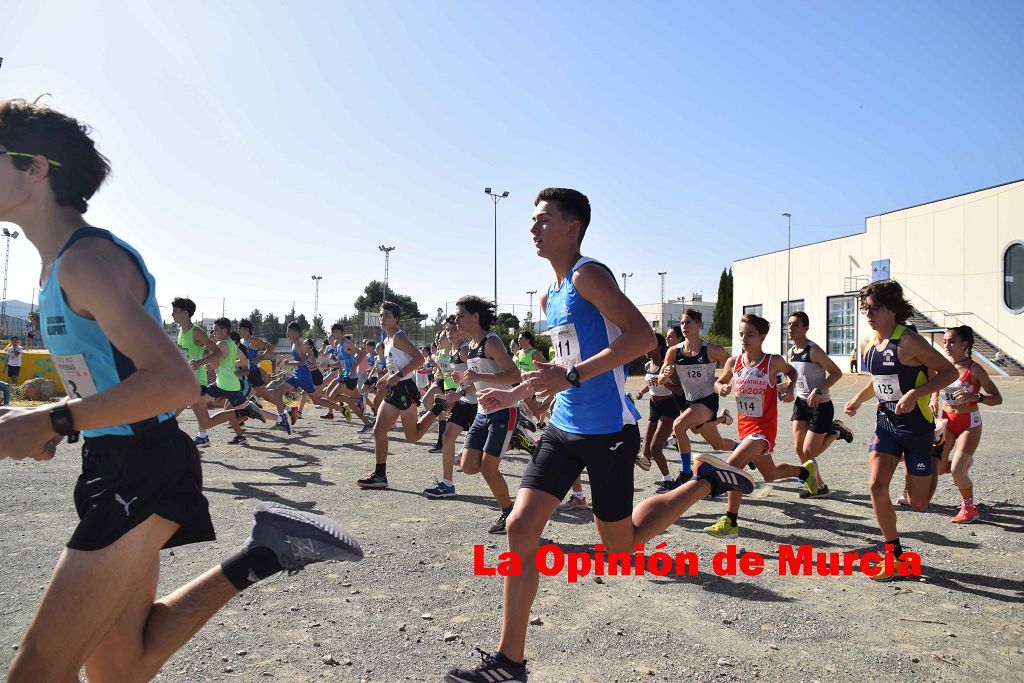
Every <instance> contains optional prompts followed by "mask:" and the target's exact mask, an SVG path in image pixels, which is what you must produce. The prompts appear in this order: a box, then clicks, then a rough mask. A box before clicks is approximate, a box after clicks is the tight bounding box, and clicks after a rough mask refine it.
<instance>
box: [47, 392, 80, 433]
mask: <svg viewBox="0 0 1024 683" xmlns="http://www.w3.org/2000/svg"><path fill="white" fill-rule="evenodd" d="M50 426H52V427H53V431H55V432H57V433H58V434H60V435H61V436H66V437H68V443H75V442H76V441H78V432H77V431H75V425H74V421H73V420H72V419H71V410H69V409H68V402H67V400H64V401H61V402H60V403H58V404H57V405H55V406H54V407H53V408H51V409H50Z"/></svg>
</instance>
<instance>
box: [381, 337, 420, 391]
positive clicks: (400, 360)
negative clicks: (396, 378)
mask: <svg viewBox="0 0 1024 683" xmlns="http://www.w3.org/2000/svg"><path fill="white" fill-rule="evenodd" d="M400 334H403V335H404V334H405V332H402V331H401V330H398V331H397V332H395V336H394V337H388V340H387V341H386V342H384V357H385V358H386V359H387V367H388V372H398V371H399V370H401V369H402V368H404V367H405V366H406V365H408V364H409V361H411V360H412V356H410V355H409V354H408V353H406V352H405V351H403V350H402V349H399V348H397V347H396V346H395V341H394V340H395V338H396V337H398V335H400ZM415 376H416V371H415V370H413V371H412V372H407V373H406V374H404V375H402V377H401V379H403V380H406V379H412V378H413V377H415Z"/></svg>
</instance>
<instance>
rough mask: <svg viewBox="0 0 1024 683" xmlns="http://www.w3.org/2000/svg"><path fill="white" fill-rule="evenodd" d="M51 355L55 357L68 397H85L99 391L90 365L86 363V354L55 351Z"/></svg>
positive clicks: (58, 372)
mask: <svg viewBox="0 0 1024 683" xmlns="http://www.w3.org/2000/svg"><path fill="white" fill-rule="evenodd" d="M50 357H51V358H53V365H54V367H55V368H57V374H58V375H59V376H60V381H61V382H62V383H63V384H64V391H66V392H67V395H68V398H85V397H86V396H92V395H94V394H96V393H98V390H97V389H96V383H95V382H94V381H93V379H92V373H91V372H89V366H88V365H86V363H85V356H83V355H82V354H80V353H78V354H74V355H71V356H61V355H58V354H56V353H54V354H50Z"/></svg>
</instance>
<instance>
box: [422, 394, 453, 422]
mask: <svg viewBox="0 0 1024 683" xmlns="http://www.w3.org/2000/svg"><path fill="white" fill-rule="evenodd" d="M448 407H449V406H448V401H446V400H444V399H443V398H441V397H440V396H435V397H434V407H433V408H431V409H430V412H432V413H433V414H434V417H437V416H438V415H440V414H441V413H443V412H444V411H446V410H448ZM424 414H426V413H424Z"/></svg>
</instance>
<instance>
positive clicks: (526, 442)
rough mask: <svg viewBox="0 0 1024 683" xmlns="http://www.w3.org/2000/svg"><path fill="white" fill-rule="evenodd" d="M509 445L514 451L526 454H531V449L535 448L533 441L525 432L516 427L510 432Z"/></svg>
mask: <svg viewBox="0 0 1024 683" xmlns="http://www.w3.org/2000/svg"><path fill="white" fill-rule="evenodd" d="M509 445H510V446H512V447H513V448H515V449H516V450H520V451H526V452H527V453H532V452H533V449H534V448H536V446H537V444H536V443H534V441H533V439H531V438H530V437H528V436H527V435H526V432H524V431H523V430H522V429H521V428H520V427H518V426H517V427H516V429H515V431H514V432H512V439H511V440H510V441H509Z"/></svg>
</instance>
